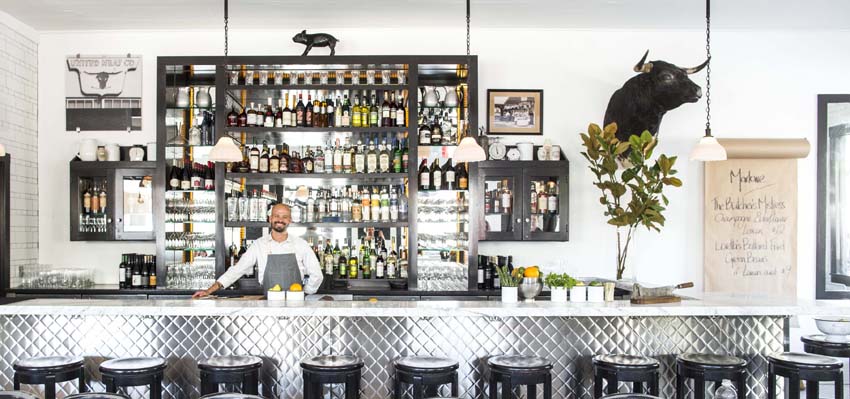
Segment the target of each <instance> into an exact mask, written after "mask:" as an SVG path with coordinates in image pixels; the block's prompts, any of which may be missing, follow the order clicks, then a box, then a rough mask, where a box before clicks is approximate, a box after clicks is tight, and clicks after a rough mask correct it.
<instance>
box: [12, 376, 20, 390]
mask: <svg viewBox="0 0 850 399" xmlns="http://www.w3.org/2000/svg"><path fill="white" fill-rule="evenodd" d="M12 379H13V381H12V387H13V388H14V389H15V390H16V391H20V390H21V377H20V376H19V375H18V373H15V375H14V377H12Z"/></svg>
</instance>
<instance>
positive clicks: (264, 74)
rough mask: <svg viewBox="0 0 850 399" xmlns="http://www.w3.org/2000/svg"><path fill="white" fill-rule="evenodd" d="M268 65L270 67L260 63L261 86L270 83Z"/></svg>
mask: <svg viewBox="0 0 850 399" xmlns="http://www.w3.org/2000/svg"><path fill="white" fill-rule="evenodd" d="M268 67H269V66H268V65H260V72H259V75H260V76H259V79H260V86H265V85H267V84H269V71H268Z"/></svg>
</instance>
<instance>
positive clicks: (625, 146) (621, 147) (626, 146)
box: [614, 143, 629, 155]
mask: <svg viewBox="0 0 850 399" xmlns="http://www.w3.org/2000/svg"><path fill="white" fill-rule="evenodd" d="M628 149H629V143H619V144H617V148H616V149H615V150H614V154H617V155H620V154H622V153H624V152H626V150H628Z"/></svg>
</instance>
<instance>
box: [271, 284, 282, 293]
mask: <svg viewBox="0 0 850 399" xmlns="http://www.w3.org/2000/svg"><path fill="white" fill-rule="evenodd" d="M282 289H283V288H280V284H275V285H274V287H272V288H271V289H270V290H269V291H274V292H278V291H280V290H282Z"/></svg>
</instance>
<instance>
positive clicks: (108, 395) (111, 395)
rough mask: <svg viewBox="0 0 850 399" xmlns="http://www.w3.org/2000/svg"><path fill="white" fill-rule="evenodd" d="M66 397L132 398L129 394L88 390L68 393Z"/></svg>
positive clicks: (90, 398) (85, 398) (74, 398)
mask: <svg viewBox="0 0 850 399" xmlns="http://www.w3.org/2000/svg"><path fill="white" fill-rule="evenodd" d="M65 399H130V397H129V396H127V395H124V394H120V393H111V392H86V393H75V394H73V395H68V396H66V397H65Z"/></svg>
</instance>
